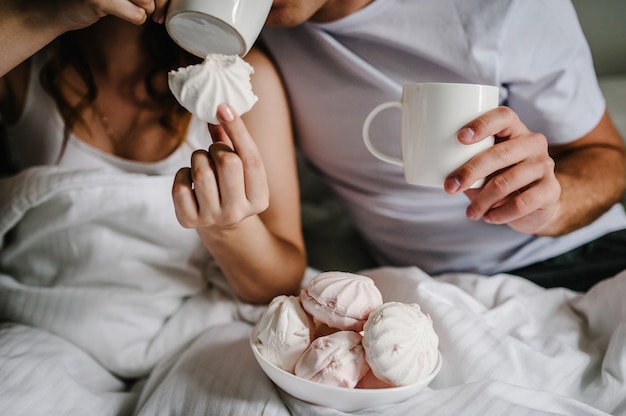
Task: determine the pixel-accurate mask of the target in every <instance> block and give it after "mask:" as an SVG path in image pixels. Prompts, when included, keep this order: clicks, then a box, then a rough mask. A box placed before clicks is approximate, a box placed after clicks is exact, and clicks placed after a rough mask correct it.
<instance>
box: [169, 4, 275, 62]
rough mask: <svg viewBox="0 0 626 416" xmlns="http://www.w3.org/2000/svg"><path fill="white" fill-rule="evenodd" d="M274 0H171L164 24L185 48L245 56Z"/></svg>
mask: <svg viewBox="0 0 626 416" xmlns="http://www.w3.org/2000/svg"><path fill="white" fill-rule="evenodd" d="M271 7H272V0H171V1H170V4H169V6H168V9H167V16H166V19H165V27H166V28H167V31H168V33H169V35H170V36H171V37H172V39H174V41H175V42H176V43H177V44H178V45H180V46H181V47H182V48H183V49H185V50H187V51H188V52H191V53H193V54H194V55H197V56H200V57H202V58H204V57H205V56H207V55H208V54H213V53H218V54H224V55H239V56H241V57H243V56H245V55H246V54H247V53H248V52H249V51H250V48H252V45H253V44H254V42H255V41H256V39H257V38H258V37H259V34H260V33H261V29H263V25H264V24H265V20H266V19H267V15H268V14H269V11H270V8H271Z"/></svg>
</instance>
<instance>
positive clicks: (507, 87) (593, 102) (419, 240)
mask: <svg viewBox="0 0 626 416" xmlns="http://www.w3.org/2000/svg"><path fill="white" fill-rule="evenodd" d="M262 41H263V43H264V44H265V45H266V46H267V47H268V49H269V51H270V54H271V55H272V56H273V57H274V59H275V60H276V62H277V64H278V66H279V68H280V71H281V73H282V75H283V77H284V81H285V84H286V87H287V90H288V94H289V99H290V102H291V105H292V109H293V112H294V123H295V128H296V134H297V140H298V144H299V146H300V148H301V149H302V152H303V154H304V155H305V156H306V158H307V159H308V161H309V162H310V163H311V164H312V166H313V167H314V168H315V169H316V170H318V171H319V173H320V174H321V175H322V176H323V177H324V178H325V179H326V181H327V182H328V183H329V184H330V185H331V186H332V188H333V189H334V190H335V191H336V192H337V194H338V195H339V196H340V197H341V199H342V200H343V202H344V204H345V206H346V208H347V209H348V211H349V212H350V213H351V215H352V218H353V219H354V221H355V224H356V225H357V227H358V228H359V229H360V231H361V233H362V234H363V236H364V237H365V238H366V240H367V241H368V242H369V244H370V245H371V247H372V249H373V252H374V254H375V256H376V257H377V258H378V260H379V261H380V262H381V263H382V264H392V265H400V266H402V265H417V266H419V267H421V268H422V269H424V270H425V271H427V272H429V273H431V274H438V273H443V272H449V271H467V272H478V273H486V274H491V273H495V272H500V271H506V270H512V269H515V268H518V267H522V266H525V265H528V264H532V263H535V262H538V261H541V260H544V259H547V258H550V257H554V256H556V255H559V254H562V253H564V252H566V251H569V250H571V249H573V248H575V247H577V246H579V245H581V244H583V243H585V242H588V241H591V240H593V239H595V238H598V237H600V236H602V235H604V234H606V233H609V232H611V231H615V230H618V229H624V228H626V214H625V213H624V210H623V208H622V207H621V206H620V205H616V206H614V207H613V208H612V209H611V210H610V211H609V212H607V213H606V214H605V215H604V216H602V217H601V218H600V219H598V220H597V221H596V222H594V223H593V224H592V225H590V226H588V227H585V228H583V229H580V230H578V231H575V232H573V233H570V234H568V235H566V236H563V237H559V238H548V237H536V236H533V235H527V234H523V233H518V232H516V231H514V230H512V229H511V228H510V227H508V226H506V225H489V224H486V223H484V222H483V221H477V222H474V221H470V220H468V219H467V218H466V216H465V210H466V207H467V205H468V200H467V197H466V196H465V195H457V196H450V195H448V194H446V193H445V192H444V191H443V190H438V189H434V188H425V187H419V186H415V185H409V184H407V183H406V182H405V180H404V176H403V172H402V168H401V167H398V166H394V165H390V164H387V163H385V162H382V161H379V160H378V159H376V158H375V157H374V156H372V155H371V154H370V153H369V151H368V150H367V149H366V147H365V145H364V144H363V140H362V135H361V130H362V126H363V121H364V120H365V118H366V117H367V115H368V113H369V112H370V111H371V110H372V109H373V108H374V107H375V106H376V105H378V104H380V103H382V102H384V101H390V100H399V99H400V95H401V91H402V85H403V84H405V83H413V82H463V83H477V84H489V85H497V86H499V88H500V100H501V103H502V104H504V105H508V106H510V107H511V108H512V109H513V110H515V111H516V112H517V114H518V115H519V116H520V117H521V119H522V121H523V122H524V123H525V124H526V125H527V126H528V128H529V129H530V130H532V131H536V132H540V133H543V134H545V135H546V137H547V138H548V140H549V141H550V143H551V144H558V143H568V142H571V141H573V140H576V139H577V138H580V137H581V136H583V135H584V134H586V133H588V132H589V131H590V130H592V129H593V128H594V127H595V126H596V124H597V123H598V121H599V120H600V117H601V116H602V114H603V113H604V110H605V103H604V99H603V97H602V94H601V92H600V89H599V87H598V84H597V80H596V78H595V73H594V68H593V64H592V61H591V55H590V51H589V48H588V45H587V43H586V41H585V39H584V36H583V33H582V30H581V28H580V25H579V23H578V20H577V17H576V14H575V11H574V9H573V6H572V4H571V2H570V1H568V0H437V1H430V0H375V1H373V2H372V3H370V4H369V5H368V6H366V7H365V8H363V9H361V10H359V11H358V12H356V13H354V14H352V15H350V16H348V17H346V18H343V19H340V20H337V21H334V22H330V23H326V24H314V23H311V22H308V23H305V24H303V25H300V26H297V27H295V28H291V29H271V28H266V29H265V30H264V32H263V34H262ZM399 129H400V114H399V111H391V110H390V111H385V112H383V113H381V114H380V115H379V116H378V117H377V118H376V119H375V121H374V123H373V124H372V127H371V130H370V135H371V137H372V140H373V142H374V144H375V146H376V148H378V149H379V150H380V151H382V152H383V153H386V154H389V155H394V156H399V155H400V139H399V138H400V131H399Z"/></svg>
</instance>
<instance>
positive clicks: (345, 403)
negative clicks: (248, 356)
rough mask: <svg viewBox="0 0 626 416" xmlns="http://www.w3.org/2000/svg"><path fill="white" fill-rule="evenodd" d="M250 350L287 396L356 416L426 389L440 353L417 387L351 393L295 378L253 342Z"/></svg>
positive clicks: (436, 368)
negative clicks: (277, 365)
mask: <svg viewBox="0 0 626 416" xmlns="http://www.w3.org/2000/svg"><path fill="white" fill-rule="evenodd" d="M250 347H251V348H252V352H253V353H254V357H255V358H256V360H257V361H258V363H259V365H260V366H261V368H262V369H263V371H264V372H265V374H267V376H268V377H269V378H270V380H272V381H273V382H274V384H276V385H277V386H278V387H279V388H281V389H282V390H284V391H285V392H286V393H288V394H290V395H292V396H293V397H295V398H297V399H300V400H303V401H305V402H308V403H312V404H316V405H319V406H324V407H330V408H333V409H337V410H341V411H343V412H355V411H357V410H361V409H365V408H368V407H374V406H382V405H386V404H393V403H399V402H402V401H404V400H406V399H408V398H409V397H411V396H413V395H415V394H416V393H417V392H419V391H420V390H422V389H424V388H425V387H426V386H428V384H429V383H430V382H431V381H432V380H433V378H435V376H436V375H437V373H439V370H440V369H441V353H439V360H438V361H437V366H436V367H435V369H434V370H433V372H432V373H431V374H430V375H429V376H428V378H426V379H424V380H422V381H421V382H419V383H416V384H411V385H409V386H402V387H390V388H383V389H350V388H346V387H334V386H328V385H325V384H321V383H316V382H314V381H310V380H306V379H304V378H301V377H297V376H295V375H294V374H291V373H288V372H286V371H284V370H282V369H280V368H278V367H276V366H275V365H274V364H272V363H270V362H269V361H268V360H267V359H265V357H263V356H262V355H261V353H260V352H259V351H258V350H257V348H256V346H255V345H254V341H253V340H252V338H251V339H250Z"/></svg>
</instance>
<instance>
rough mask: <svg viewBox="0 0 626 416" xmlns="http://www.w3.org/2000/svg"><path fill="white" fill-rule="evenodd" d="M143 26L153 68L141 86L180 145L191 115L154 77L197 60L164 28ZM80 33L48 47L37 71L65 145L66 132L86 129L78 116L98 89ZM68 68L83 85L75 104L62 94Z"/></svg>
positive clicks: (60, 39)
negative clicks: (62, 127)
mask: <svg viewBox="0 0 626 416" xmlns="http://www.w3.org/2000/svg"><path fill="white" fill-rule="evenodd" d="M145 25H146V27H145V30H144V32H143V38H142V43H143V46H144V48H145V50H146V51H147V53H148V57H149V62H150V64H152V67H150V68H148V70H147V72H146V76H145V78H144V85H145V88H146V91H147V92H148V95H149V97H150V98H151V99H152V100H153V102H154V103H155V104H156V105H157V106H159V107H160V108H161V110H163V114H164V115H163V116H162V117H161V119H160V123H161V125H162V126H163V127H164V128H165V129H166V130H167V131H169V132H171V133H172V134H173V135H175V136H176V137H178V139H179V142H181V143H182V141H184V139H185V132H186V126H187V123H186V122H185V121H186V119H188V117H189V115H190V114H189V113H188V112H187V110H185V109H184V108H183V107H182V106H181V105H180V104H179V103H178V101H176V98H175V97H174V96H173V95H172V94H171V92H170V91H169V89H166V90H165V91H162V90H163V88H158V87H157V86H156V79H158V78H157V75H158V74H162V73H163V72H165V73H167V72H169V71H170V70H174V69H177V68H179V67H181V66H186V65H191V64H197V63H199V62H200V58H198V57H196V56H194V55H191V54H189V53H187V52H186V51H184V50H183V49H182V48H180V47H179V46H178V45H176V44H175V43H174V41H172V39H171V38H170V37H169V35H168V34H167V32H166V30H165V28H164V25H162V24H157V23H154V22H152V21H151V20H150V19H148V22H147V23H146V24H145ZM80 33H81V32H80V31H71V32H66V33H64V34H63V35H61V36H60V37H58V38H57V39H55V40H54V41H53V42H52V43H51V45H50V48H49V49H50V51H51V53H50V55H49V59H48V61H47V62H46V63H45V64H44V66H43V67H42V70H41V72H40V82H41V84H42V85H43V88H44V89H45V90H46V91H47V92H48V94H50V95H51V96H52V97H53V99H54V100H55V102H56V105H57V107H58V109H59V112H60V113H61V116H62V117H63V120H64V121H65V139H64V142H67V138H68V136H69V133H70V132H71V131H72V128H73V127H74V126H75V125H76V124H77V123H79V124H82V125H83V126H84V127H85V128H87V129H89V127H88V126H87V124H86V122H85V120H83V118H82V117H81V114H82V111H83V110H84V109H85V108H87V107H89V106H90V105H92V104H93V102H94V101H95V99H96V97H97V95H98V86H97V85H96V83H95V81H94V77H93V73H92V70H91V68H90V66H89V63H88V62H87V60H86V59H85V56H83V55H82V54H81V53H80V50H81V48H80V47H79V37H80ZM68 67H73V68H74V69H75V70H76V72H77V73H78V74H79V76H80V77H81V79H82V81H83V83H84V85H85V86H86V91H80V94H81V95H82V98H81V99H80V100H79V101H78V103H77V104H75V105H71V104H70V103H69V102H68V101H67V99H66V98H65V97H64V96H63V94H62V93H61V91H62V86H63V84H64V83H65V82H66V81H64V80H63V77H62V76H61V74H62V72H63V70H64V69H65V68H68ZM63 147H65V145H64V146H63Z"/></svg>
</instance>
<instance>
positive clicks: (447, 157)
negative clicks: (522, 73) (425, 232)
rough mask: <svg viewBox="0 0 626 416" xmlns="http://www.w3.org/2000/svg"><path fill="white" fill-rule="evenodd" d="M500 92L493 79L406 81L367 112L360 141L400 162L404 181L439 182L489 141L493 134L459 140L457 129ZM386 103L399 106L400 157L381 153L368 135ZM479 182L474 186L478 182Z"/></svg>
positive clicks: (438, 184)
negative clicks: (397, 97) (395, 96)
mask: <svg viewBox="0 0 626 416" xmlns="http://www.w3.org/2000/svg"><path fill="white" fill-rule="evenodd" d="M498 92H499V91H498V87H495V86H491V85H476V84H454V83H425V84H406V85H404V86H403V88H402V99H401V101H389V102H385V103H382V104H380V105H379V106H377V107H376V108H374V110H372V112H371V113H370V114H369V115H368V116H367V118H366V119H365V122H364V124H363V141H364V142H365V146H366V147H367V149H368V150H369V151H370V152H371V153H372V154H373V155H374V156H376V157H377V158H378V159H380V160H382V161H384V162H387V163H391V164H394V165H398V166H401V167H403V168H404V177H405V179H406V181H407V182H408V183H410V184H413V185H421V186H434V187H439V188H442V187H443V183H444V181H445V179H446V177H447V176H448V175H449V174H450V173H452V171H454V170H455V169H456V168H458V167H460V166H461V165H463V164H464V163H465V162H467V161H468V160H470V159H471V158H472V157H474V156H475V155H477V154H478V153H480V152H482V151H483V150H485V149H487V148H489V147H490V146H493V144H494V138H493V137H488V138H486V139H484V140H482V141H480V142H478V143H475V144H469V145H468V144H462V143H460V142H459V141H458V138H457V134H458V132H459V130H460V129H461V128H462V127H463V126H464V125H465V124H467V123H468V122H470V121H471V120H473V119H475V118H476V117H478V116H480V115H481V114H483V113H485V112H487V111H489V110H491V109H493V108H496V107H497V106H498ZM388 108H398V109H400V111H401V142H402V157H401V158H398V157H392V156H389V155H386V154H384V153H381V152H380V151H379V150H377V149H376V148H375V147H374V146H373V145H372V141H371V140H370V134H369V130H370V124H371V123H372V121H373V120H374V118H375V117H376V116H377V115H378V113H380V112H381V111H383V110H386V109H388ZM482 182H483V180H480V181H478V182H476V183H475V184H473V185H472V187H474V188H476V187H480V186H482Z"/></svg>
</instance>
